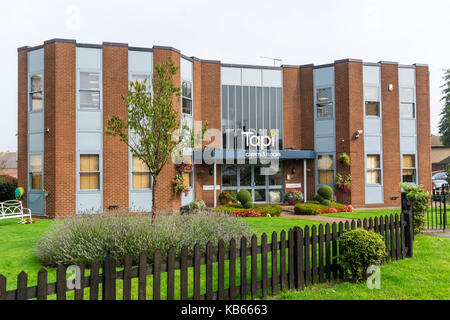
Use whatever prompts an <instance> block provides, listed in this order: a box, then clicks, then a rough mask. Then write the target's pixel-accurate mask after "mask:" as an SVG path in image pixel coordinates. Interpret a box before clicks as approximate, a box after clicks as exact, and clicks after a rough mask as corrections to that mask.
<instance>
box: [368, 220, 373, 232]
mask: <svg viewBox="0 0 450 320" xmlns="http://www.w3.org/2000/svg"><path fill="white" fill-rule="evenodd" d="M369 230H373V219H372V217H370V218H369Z"/></svg>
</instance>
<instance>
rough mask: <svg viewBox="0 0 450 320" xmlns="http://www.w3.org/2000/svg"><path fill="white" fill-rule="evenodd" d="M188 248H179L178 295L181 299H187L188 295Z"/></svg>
mask: <svg viewBox="0 0 450 320" xmlns="http://www.w3.org/2000/svg"><path fill="white" fill-rule="evenodd" d="M187 259H188V250H187V248H186V247H183V248H181V258H180V286H181V288H180V296H181V300H187V297H188V266H187Z"/></svg>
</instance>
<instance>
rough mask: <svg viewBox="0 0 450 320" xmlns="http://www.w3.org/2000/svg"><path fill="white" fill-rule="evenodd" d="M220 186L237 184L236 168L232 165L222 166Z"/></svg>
mask: <svg viewBox="0 0 450 320" xmlns="http://www.w3.org/2000/svg"><path fill="white" fill-rule="evenodd" d="M222 186H223V187H236V186H237V170H236V166H234V165H224V166H222Z"/></svg>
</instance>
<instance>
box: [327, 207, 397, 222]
mask: <svg viewBox="0 0 450 320" xmlns="http://www.w3.org/2000/svg"><path fill="white" fill-rule="evenodd" d="M400 211H401V210H400V209H363V210H355V211H353V212H338V213H325V214H323V216H325V217H336V218H346V219H361V220H363V219H369V218H375V217H380V216H385V215H388V214H396V213H398V214H399V213H400Z"/></svg>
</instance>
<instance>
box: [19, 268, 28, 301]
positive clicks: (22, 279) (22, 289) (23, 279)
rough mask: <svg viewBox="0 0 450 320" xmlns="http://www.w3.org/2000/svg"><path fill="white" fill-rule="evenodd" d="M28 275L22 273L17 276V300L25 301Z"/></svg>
mask: <svg viewBox="0 0 450 320" xmlns="http://www.w3.org/2000/svg"><path fill="white" fill-rule="evenodd" d="M27 284H28V275H27V274H26V273H25V272H24V271H22V272H21V273H19V275H18V276H17V300H27Z"/></svg>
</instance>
